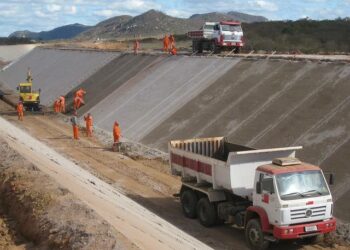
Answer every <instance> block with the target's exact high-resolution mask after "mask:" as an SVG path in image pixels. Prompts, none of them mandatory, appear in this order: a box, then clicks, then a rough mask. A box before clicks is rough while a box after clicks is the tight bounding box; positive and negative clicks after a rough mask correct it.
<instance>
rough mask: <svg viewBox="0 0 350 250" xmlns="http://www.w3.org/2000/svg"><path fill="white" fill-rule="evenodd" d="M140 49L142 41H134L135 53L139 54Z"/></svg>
mask: <svg viewBox="0 0 350 250" xmlns="http://www.w3.org/2000/svg"><path fill="white" fill-rule="evenodd" d="M139 49H140V42H139V41H138V40H135V42H134V54H135V55H137V54H138V52H139Z"/></svg>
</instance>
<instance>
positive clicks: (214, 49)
mask: <svg viewBox="0 0 350 250" xmlns="http://www.w3.org/2000/svg"><path fill="white" fill-rule="evenodd" d="M210 50H211V51H212V52H213V53H214V54H219V53H220V48H219V47H218V46H217V45H216V43H215V41H212V42H211V44H210Z"/></svg>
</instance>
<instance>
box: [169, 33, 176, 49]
mask: <svg viewBox="0 0 350 250" xmlns="http://www.w3.org/2000/svg"><path fill="white" fill-rule="evenodd" d="M174 47H175V37H174V36H173V35H170V36H169V52H171V51H172V49H173V48H174Z"/></svg>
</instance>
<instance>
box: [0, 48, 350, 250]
mask: <svg viewBox="0 0 350 250" xmlns="http://www.w3.org/2000/svg"><path fill="white" fill-rule="evenodd" d="M4 51H6V53H5V52H4ZM0 53H1V55H0V57H1V58H5V59H6V60H5V59H4V61H7V62H9V63H6V64H5V63H4V64H1V67H2V70H1V71H0V96H1V100H0V142H1V143H0V152H1V153H0V249H243V250H244V249H249V248H248V246H247V245H246V243H245V239H244V237H245V232H244V230H242V229H241V228H238V227H235V226H231V225H228V224H221V225H217V226H214V227H203V226H202V225H201V224H200V223H199V222H198V221H197V220H193V219H189V218H186V217H185V216H184V215H183V213H182V209H181V204H180V199H179V197H178V196H179V191H180V188H181V185H182V184H181V178H180V177H178V176H174V175H172V171H171V167H170V164H169V161H170V158H169V152H168V143H169V142H170V141H171V140H182V139H189V138H209V137H218V136H223V137H225V138H226V139H227V140H228V141H230V142H233V143H235V144H240V145H245V146H247V147H250V148H254V149H255V148H256V149H267V148H280V147H292V146H302V147H303V149H302V150H300V151H298V152H297V153H296V156H297V157H298V158H299V159H301V160H302V161H303V162H308V163H311V164H313V165H316V166H320V167H321V169H322V170H323V171H324V172H325V173H326V172H332V173H333V174H334V176H335V177H334V179H335V183H334V185H332V186H330V191H331V194H332V198H333V202H334V217H335V218H336V220H337V229H336V230H335V231H334V232H332V233H331V234H330V235H327V237H326V236H325V237H324V238H322V240H321V241H318V242H316V243H313V244H305V243H304V242H303V241H301V240H287V241H281V242H279V241H277V242H273V243H272V245H271V247H270V248H271V249H305V250H314V249H340V250H343V249H344V250H345V249H349V248H350V233H349V232H350V214H349V211H350V203H349V199H350V187H349V184H348V183H349V181H350V170H349V168H348V166H347V159H348V156H349V152H350V134H349V131H350V112H349V109H350V96H349V93H350V85H349V82H350V64H349V62H350V57H349V56H347V55H342V56H320V55H315V56H313V55H273V54H271V55H256V54H255V55H250V54H244V53H243V54H239V55H237V54H230V53H228V54H226V56H225V54H223V55H213V54H192V53H181V52H180V53H178V55H177V56H173V55H169V54H167V53H161V52H153V53H152V52H147V53H143V52H142V51H140V52H139V53H137V54H134V53H132V52H116V51H100V50H91V49H72V48H70V49H69V48H50V47H41V46H31V47H30V48H28V46H24V45H23V46H22V45H18V46H17V47H16V48H15V47H13V50H12V52H11V51H9V50H8V49H5V50H2V49H1V48H0ZM28 68H30V71H31V77H32V81H33V88H35V89H40V91H39V92H40V104H41V105H42V110H40V111H37V112H36V111H25V112H24V117H23V121H20V120H18V118H17V112H16V105H17V103H18V91H17V90H16V88H17V87H18V84H19V83H21V82H23V81H24V80H25V79H26V77H27V70H28ZM80 88H82V89H83V90H84V91H85V92H86V94H85V96H84V105H82V107H80V108H79V109H78V110H77V120H78V122H79V133H80V139H79V140H74V139H73V133H72V125H71V122H70V119H71V116H72V114H73V113H74V111H73V102H74V98H75V93H76V91H77V90H78V89H80ZM61 95H63V96H64V97H65V102H66V112H65V113H55V112H54V110H53V105H54V102H55V100H56V99H57V98H58V97H59V96H61ZM88 113H90V114H91V115H92V117H93V121H94V123H93V136H92V137H87V136H86V129H85V121H84V116H86V114H88ZM115 121H118V122H119V124H120V129H121V149H120V151H119V152H115V151H114V150H112V148H113V147H112V146H113V133H112V131H113V124H114V123H115Z"/></svg>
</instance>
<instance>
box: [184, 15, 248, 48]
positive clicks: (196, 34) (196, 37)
mask: <svg viewBox="0 0 350 250" xmlns="http://www.w3.org/2000/svg"><path fill="white" fill-rule="evenodd" d="M187 36H188V37H190V38H191V39H192V51H193V53H197V52H198V53H202V52H203V50H208V51H212V52H213V53H220V52H221V51H222V50H230V51H232V50H234V52H235V53H239V52H240V50H241V48H242V47H243V46H244V43H243V30H242V27H241V23H240V22H238V21H221V22H206V23H205V24H204V25H203V26H202V27H201V29H200V30H196V31H189V32H188V33H187Z"/></svg>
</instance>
